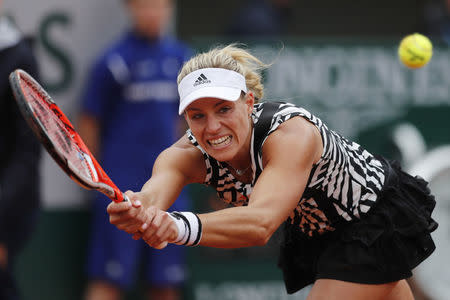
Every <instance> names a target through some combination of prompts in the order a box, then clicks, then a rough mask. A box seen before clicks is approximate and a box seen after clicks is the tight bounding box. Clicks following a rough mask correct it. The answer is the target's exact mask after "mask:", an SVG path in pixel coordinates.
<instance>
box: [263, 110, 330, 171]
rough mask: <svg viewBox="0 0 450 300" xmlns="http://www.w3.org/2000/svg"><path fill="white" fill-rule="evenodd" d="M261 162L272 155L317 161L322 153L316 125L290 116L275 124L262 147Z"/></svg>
mask: <svg viewBox="0 0 450 300" xmlns="http://www.w3.org/2000/svg"><path fill="white" fill-rule="evenodd" d="M262 153H263V162H264V161H266V162H267V161H268V160H269V159H271V158H273V157H285V158H288V159H289V160H292V161H295V160H296V159H298V160H307V161H310V162H311V163H316V162H317V161H319V159H320V157H321V156H322V153H323V144H322V138H321V134H320V132H319V130H318V129H317V127H316V126H315V125H314V124H312V123H311V122H310V121H308V120H306V119H305V118H303V117H300V116H298V117H293V118H290V119H288V120H286V121H284V122H282V123H280V125H279V126H277V129H276V130H274V131H272V132H271V134H270V135H269V136H268V137H267V140H266V142H265V143H264V146H263V148H262Z"/></svg>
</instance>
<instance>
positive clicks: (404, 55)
mask: <svg viewBox="0 0 450 300" xmlns="http://www.w3.org/2000/svg"><path fill="white" fill-rule="evenodd" d="M432 55H433V45H432V44H431V41H430V40H429V39H428V38H427V37H426V36H424V35H422V34H419V33H414V34H410V35H408V36H406V37H404V38H403V40H402V41H401V42H400V46H399V47H398V57H399V58H400V61H401V62H402V63H403V64H404V65H405V66H407V67H409V68H413V69H417V68H420V67H423V66H425V65H426V64H427V63H428V62H429V61H430V59H431V56H432Z"/></svg>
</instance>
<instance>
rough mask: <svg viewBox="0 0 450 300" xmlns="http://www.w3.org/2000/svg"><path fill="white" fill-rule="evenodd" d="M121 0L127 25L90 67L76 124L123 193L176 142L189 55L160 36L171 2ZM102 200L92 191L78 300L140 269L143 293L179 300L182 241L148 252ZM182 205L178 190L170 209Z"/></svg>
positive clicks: (115, 295)
mask: <svg viewBox="0 0 450 300" xmlns="http://www.w3.org/2000/svg"><path fill="white" fill-rule="evenodd" d="M124 3H125V6H126V8H127V10H128V12H129V14H130V17H131V20H132V22H133V27H132V29H131V30H130V31H128V32H126V33H125V34H124V35H123V36H122V37H121V38H120V39H119V40H117V41H116V42H114V43H113V44H112V46H110V47H108V49H107V50H106V51H105V52H104V54H103V55H101V56H100V58H99V59H98V60H97V61H96V62H95V64H94V65H93V68H92V70H91V73H90V75H89V77H88V80H87V83H86V89H85V92H84V96H83V99H82V100H83V102H82V108H81V115H80V118H79V123H78V129H79V131H80V134H81V136H82V137H83V139H84V140H85V142H86V144H87V145H88V147H89V148H90V149H91V150H92V152H93V153H94V155H96V156H97V158H98V159H99V160H100V163H101V165H102V166H103V168H104V169H105V171H106V172H107V173H108V175H109V176H110V177H111V179H112V180H113V181H114V182H115V183H116V184H117V186H118V187H119V188H120V189H121V190H123V191H125V190H128V189H132V190H136V189H140V188H141V187H142V185H143V184H144V183H145V181H146V179H147V178H148V177H149V176H150V175H151V172H152V167H153V162H154V160H155V159H156V157H157V155H158V154H159V153H160V152H161V151H162V150H163V149H165V148H166V147H168V146H169V145H171V144H172V143H173V142H174V141H175V140H176V138H177V127H179V129H181V124H182V123H181V122H183V121H182V120H181V119H180V118H179V116H178V113H177V112H178V111H177V110H178V93H177V84H176V78H177V74H178V70H179V69H180V68H181V66H182V64H183V62H184V61H186V60H187V59H188V58H189V56H190V55H191V50H190V49H189V48H188V47H187V46H186V45H184V44H183V43H181V42H179V41H177V40H175V39H174V38H171V37H168V36H167V35H165V34H164V32H165V28H166V27H167V26H166V25H167V24H168V22H169V20H170V17H171V14H172V12H173V5H174V3H173V0H124ZM181 131H182V130H179V131H178V132H180V135H181ZM109 201H110V200H109V199H107V198H106V197H104V196H103V195H101V194H100V193H98V195H97V197H96V199H95V201H94V202H93V206H92V209H93V210H92V227H91V231H90V232H91V233H90V234H91V237H90V241H89V248H88V262H87V268H88V280H89V282H88V287H87V292H86V299H87V300H102V299H108V300H114V299H120V298H121V297H122V295H123V292H124V291H125V290H127V289H129V288H130V287H132V286H133V285H134V282H136V281H137V276H136V275H137V274H138V273H139V271H140V270H141V269H142V268H144V270H143V271H145V276H146V280H147V282H148V284H149V294H148V296H149V298H150V299H158V300H169V299H173V300H175V299H181V298H182V297H181V296H182V293H181V289H180V288H181V286H182V284H183V282H184V279H185V258H184V255H185V253H184V251H185V250H183V247H179V246H171V247H167V248H166V249H164V250H155V249H152V248H150V247H148V246H147V245H146V244H145V243H144V242H142V241H135V240H133V239H131V237H130V236H129V235H127V234H126V233H125V232H122V231H119V230H118V229H117V228H115V227H114V226H112V225H111V224H110V223H109V216H108V215H107V213H106V206H107V205H108V204H109ZM188 205H189V203H188V198H187V195H186V191H184V193H182V195H181V196H180V198H179V199H178V200H177V201H176V204H174V207H172V209H173V210H180V211H183V210H186V209H187V208H188Z"/></svg>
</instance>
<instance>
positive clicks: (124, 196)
mask: <svg viewBox="0 0 450 300" xmlns="http://www.w3.org/2000/svg"><path fill="white" fill-rule="evenodd" d="M122 196H123V200H122V202H130V198H128V196H127V195H125V194H122Z"/></svg>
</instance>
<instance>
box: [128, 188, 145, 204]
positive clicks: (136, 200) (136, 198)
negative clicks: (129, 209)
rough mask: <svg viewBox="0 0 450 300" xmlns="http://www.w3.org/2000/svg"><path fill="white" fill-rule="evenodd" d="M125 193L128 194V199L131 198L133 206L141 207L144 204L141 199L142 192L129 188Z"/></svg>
mask: <svg viewBox="0 0 450 300" xmlns="http://www.w3.org/2000/svg"><path fill="white" fill-rule="evenodd" d="M124 194H125V195H127V197H128V199H130V202H131V205H132V206H133V207H140V206H141V205H142V201H141V200H140V199H139V198H140V197H139V196H140V193H135V192H133V191H130V190H128V191H126V192H125V193H124Z"/></svg>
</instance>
